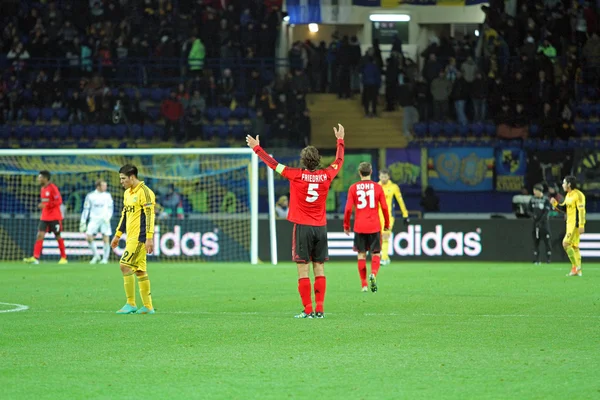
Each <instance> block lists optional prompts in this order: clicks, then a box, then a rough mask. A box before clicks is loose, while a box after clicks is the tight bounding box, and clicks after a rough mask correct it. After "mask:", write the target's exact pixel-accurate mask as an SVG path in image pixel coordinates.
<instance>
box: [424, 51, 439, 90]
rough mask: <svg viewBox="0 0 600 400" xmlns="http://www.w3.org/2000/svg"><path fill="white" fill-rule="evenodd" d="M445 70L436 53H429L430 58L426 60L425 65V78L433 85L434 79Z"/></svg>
mask: <svg viewBox="0 0 600 400" xmlns="http://www.w3.org/2000/svg"><path fill="white" fill-rule="evenodd" d="M442 70H443V66H442V64H441V63H440V62H439V61H438V60H437V57H436V55H435V53H431V54H429V59H428V60H427V61H425V66H424V67H423V78H424V79H425V81H426V82H427V84H428V85H431V82H433V80H434V79H436V78H437V77H438V76H440V72H441V71H442Z"/></svg>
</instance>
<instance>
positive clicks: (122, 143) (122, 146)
mask: <svg viewBox="0 0 600 400" xmlns="http://www.w3.org/2000/svg"><path fill="white" fill-rule="evenodd" d="M127 147H128V144H127V142H121V144H120V145H119V148H120V149H126V148H127Z"/></svg>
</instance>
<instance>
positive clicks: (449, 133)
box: [442, 122, 458, 137]
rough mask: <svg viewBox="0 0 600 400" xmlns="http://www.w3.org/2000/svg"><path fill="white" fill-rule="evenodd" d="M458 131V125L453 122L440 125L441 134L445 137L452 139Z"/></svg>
mask: <svg viewBox="0 0 600 400" xmlns="http://www.w3.org/2000/svg"><path fill="white" fill-rule="evenodd" d="M457 131H458V124H456V123H454V122H446V123H444V124H442V132H443V133H444V135H445V136H446V137H454V136H455V135H456V132H457Z"/></svg>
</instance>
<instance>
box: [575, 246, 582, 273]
mask: <svg viewBox="0 0 600 400" xmlns="http://www.w3.org/2000/svg"><path fill="white" fill-rule="evenodd" d="M573 252H574V253H575V261H577V262H576V263H575V266H576V267H578V268H581V251H579V247H573Z"/></svg>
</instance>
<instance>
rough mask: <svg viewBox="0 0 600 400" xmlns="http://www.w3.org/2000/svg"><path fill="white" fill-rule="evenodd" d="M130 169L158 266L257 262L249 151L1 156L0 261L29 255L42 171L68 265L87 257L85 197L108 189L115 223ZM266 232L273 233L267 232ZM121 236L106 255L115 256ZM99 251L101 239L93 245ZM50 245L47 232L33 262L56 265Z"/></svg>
mask: <svg viewBox="0 0 600 400" xmlns="http://www.w3.org/2000/svg"><path fill="white" fill-rule="evenodd" d="M124 164H133V165H135V166H137V167H138V170H139V179H140V180H142V181H144V182H145V183H146V185H147V186H148V187H149V188H151V189H152V190H153V191H154V192H155V194H156V203H157V206H156V216H155V221H156V224H155V235H154V244H155V246H154V247H155V251H154V255H152V256H149V258H148V260H149V261H150V260H152V259H154V260H159V261H177V262H181V261H195V262H199V261H237V262H244V261H246V262H252V263H256V262H257V260H258V171H257V169H258V159H257V157H256V156H255V155H254V153H253V152H252V151H251V150H250V149H133V150H125V149H119V150H111V149H102V150H100V149H98V150H76V149H75V150H48V151H44V150H33V151H25V150H3V151H0V194H1V195H0V213H1V215H0V249H1V251H0V260H21V259H22V258H24V257H29V256H31V254H32V250H33V245H34V242H35V238H36V234H37V231H38V224H39V219H40V211H39V209H38V204H39V202H40V186H39V185H38V183H37V176H38V173H39V171H41V170H48V171H50V173H51V174H52V178H51V180H52V182H53V183H54V184H55V185H56V186H57V187H58V189H59V190H60V192H61V195H62V198H63V206H62V211H63V218H64V219H63V228H62V231H63V233H62V237H63V239H64V240H65V247H66V251H67V256H68V258H69V259H71V260H80V261H84V260H88V259H89V258H90V257H91V255H92V250H91V249H90V248H89V246H88V243H87V241H86V237H85V233H81V232H79V225H80V219H81V213H82V210H83V203H84V199H85V197H86V195H87V194H88V193H89V192H91V191H93V190H95V182H96V181H97V180H99V179H100V180H104V181H106V182H107V183H108V192H109V193H110V194H111V195H112V197H113V200H114V204H115V207H114V209H115V210H114V214H113V217H112V219H111V228H112V233H113V235H114V231H115V229H116V226H117V224H118V221H119V218H120V215H121V210H122V207H123V193H124V189H123V188H122V187H121V185H120V183H119V173H118V171H119V168H120V167H121V166H122V165H124ZM272 234H274V232H272ZM124 238H125V235H124V236H123V238H122V239H121V243H120V245H119V247H118V248H117V249H114V250H113V251H112V254H111V261H116V260H117V259H118V257H119V256H120V255H121V253H122V252H123V248H124V246H125V243H124V242H125V241H124ZM94 240H95V241H96V245H97V247H98V249H99V250H100V251H101V250H102V248H103V246H104V243H103V240H102V236H101V234H98V235H96V237H95V239H94ZM58 256H59V249H58V243H57V242H56V240H55V238H54V235H53V234H50V233H47V234H46V235H45V240H44V250H43V253H42V257H41V260H42V262H43V261H52V260H57V259H58Z"/></svg>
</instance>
